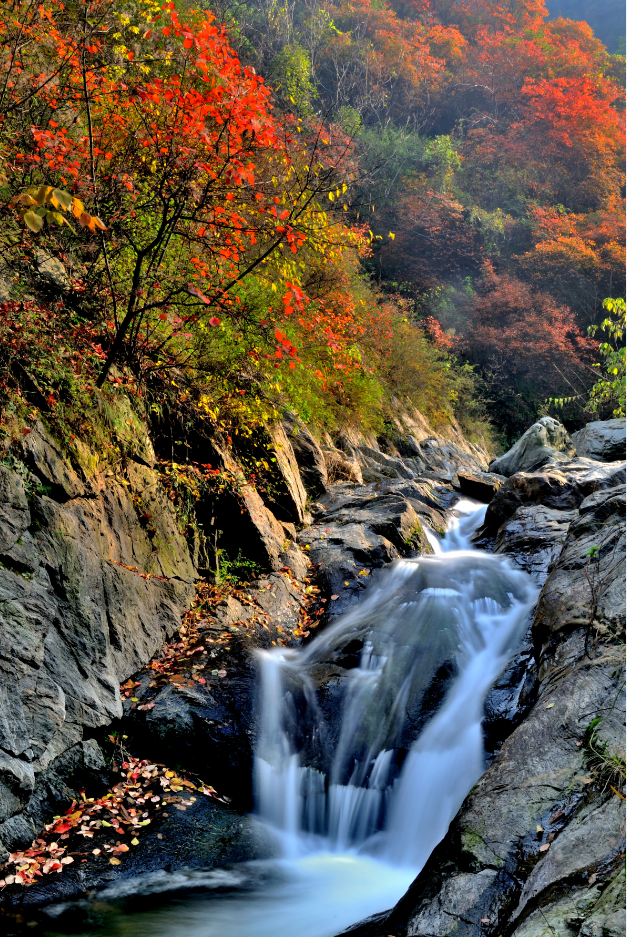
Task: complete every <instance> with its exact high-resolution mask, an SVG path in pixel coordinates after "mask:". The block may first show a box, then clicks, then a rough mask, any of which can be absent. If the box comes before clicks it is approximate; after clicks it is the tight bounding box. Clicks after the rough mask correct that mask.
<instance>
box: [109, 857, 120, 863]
mask: <svg viewBox="0 0 627 937" xmlns="http://www.w3.org/2000/svg"><path fill="white" fill-rule="evenodd" d="M109 862H110V863H111V865H120V860H119V859H116V858H115V857H112V858H111V859H109Z"/></svg>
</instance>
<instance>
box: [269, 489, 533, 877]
mask: <svg viewBox="0 0 627 937" xmlns="http://www.w3.org/2000/svg"><path fill="white" fill-rule="evenodd" d="M484 512H485V506H481V505H478V504H476V503H475V502H470V501H461V502H458V504H457V505H456V508H455V515H456V516H455V517H454V519H453V520H452V522H451V523H450V525H449V529H448V531H447V533H446V535H445V537H444V539H443V540H442V541H440V540H438V539H437V538H435V536H433V537H432V538H431V540H432V545H433V548H434V555H433V556H421V557H419V558H417V559H407V560H398V561H396V562H395V563H393V564H391V565H390V566H389V567H388V568H387V569H384V570H382V571H381V572H380V573H379V574H378V575H377V577H375V581H374V582H373V583H372V584H371V586H370V587H369V589H368V591H367V593H366V594H365V596H364V598H363V600H362V601H361V602H360V603H359V605H358V606H356V607H355V608H354V609H353V610H351V611H349V612H348V613H347V614H345V615H343V616H342V617H341V618H339V619H338V620H337V621H336V622H334V624H333V625H331V626H330V627H329V628H327V629H326V631H324V632H322V633H321V634H320V635H319V636H317V637H316V638H315V639H314V640H313V641H312V642H311V643H310V644H309V645H308V646H307V647H305V648H302V649H299V650H294V649H284V648H277V649H276V650H272V651H269V652H263V653H261V654H260V656H259V660H260V672H261V686H260V731H259V741H258V745H257V750H256V760H255V786H256V800H257V810H258V813H259V815H260V816H261V818H262V819H263V820H265V821H266V822H267V823H268V824H269V825H270V826H271V827H272V828H273V829H274V830H275V831H276V832H277V834H278V835H279V837H280V838H281V841H282V845H283V849H284V853H285V855H286V856H299V855H300V856H302V855H306V854H310V853H315V852H316V851H324V852H336V853H345V852H347V851H351V850H353V851H354V850H359V851H360V852H361V853H366V854H370V855H373V856H376V857H378V858H380V859H384V860H385V861H387V862H389V863H393V864H397V865H402V866H411V867H412V868H414V869H418V868H421V867H422V865H424V862H425V861H426V859H427V858H428V856H429V854H430V853H431V851H432V850H433V848H434V847H435V846H436V845H437V843H438V842H439V841H440V840H441V839H442V837H443V836H444V835H445V833H446V830H447V829H448V826H449V824H450V822H451V820H452V818H453V817H454V815H455V814H456V813H457V811H458V809H459V807H460V806H461V803H462V801H463V799H464V797H465V796H466V794H467V793H468V791H469V790H470V788H471V787H472V786H473V784H474V783H475V782H476V781H477V780H478V778H479V777H480V775H481V774H482V772H483V770H484V752H483V733H482V726H481V721H482V716H483V706H484V702H485V698H486V695H487V693H488V691H489V689H490V687H491V686H492V684H493V683H494V682H495V680H496V679H497V677H498V676H499V674H500V673H501V672H502V671H503V669H504V668H505V667H506V666H507V663H508V661H509V660H510V659H511V657H512V655H513V654H514V652H515V650H516V648H517V645H518V643H519V641H520V639H521V637H522V634H523V632H524V630H525V627H526V624H527V621H528V615H529V612H530V610H531V609H532V608H533V605H534V603H535V601H536V598H537V590H536V589H535V588H534V586H533V584H532V582H531V580H530V578H529V577H528V576H527V574H526V573H523V572H521V571H519V570H516V569H514V568H513V567H512V566H511V564H510V563H509V561H508V560H507V559H505V558H503V557H500V556H493V555H488V554H484V553H481V552H480V551H477V550H473V549H471V547H470V543H469V538H470V537H471V535H472V533H473V532H474V531H475V530H476V529H477V527H478V526H479V525H480V524H481V522H482V520H483V514H484Z"/></svg>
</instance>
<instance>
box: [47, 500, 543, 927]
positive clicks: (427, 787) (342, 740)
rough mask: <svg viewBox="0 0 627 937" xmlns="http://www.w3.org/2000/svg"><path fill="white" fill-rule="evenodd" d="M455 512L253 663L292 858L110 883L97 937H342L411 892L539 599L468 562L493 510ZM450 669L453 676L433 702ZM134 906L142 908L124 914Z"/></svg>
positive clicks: (265, 802)
mask: <svg viewBox="0 0 627 937" xmlns="http://www.w3.org/2000/svg"><path fill="white" fill-rule="evenodd" d="M456 510H457V512H458V513H459V515H460V516H459V517H458V519H457V520H454V521H453V522H452V524H451V525H450V527H449V531H448V533H447V535H446V537H445V538H444V540H442V541H440V540H438V539H437V538H436V537H435V535H433V537H432V538H430V539H431V540H432V545H433V548H434V550H435V552H436V555H435V556H434V557H421V558H420V559H417V560H404V561H399V562H397V563H395V564H393V565H392V567H390V568H389V569H388V570H384V571H383V572H382V573H381V574H380V575H379V577H378V579H377V580H376V581H375V582H374V583H373V584H372V585H371V586H370V589H369V591H368V593H367V594H366V596H365V598H364V600H363V601H362V602H361V603H360V604H359V606H358V607H356V608H355V609H354V610H353V611H351V612H350V613H349V614H347V615H345V616H343V617H342V618H341V619H339V620H338V621H337V622H336V623H335V624H334V625H333V626H332V627H330V628H328V629H327V630H326V631H325V632H323V633H322V634H320V636H319V637H318V638H316V639H315V640H314V641H312V642H311V644H309V646H308V647H306V648H305V649H303V650H300V651H285V650H279V649H278V650H276V651H272V652H271V653H268V654H264V655H262V657H261V683H262V686H261V699H260V727H261V738H260V741H259V745H258V752H257V761H256V787H257V802H258V812H259V813H260V815H261V816H262V818H263V819H264V821H265V822H266V823H267V824H268V825H269V826H270V827H271V828H272V829H273V830H274V831H275V832H276V833H277V835H278V837H279V839H280V842H281V844H282V848H283V852H284V857H283V858H282V859H280V860H275V861H270V862H251V863H244V864H243V865H240V866H237V867H235V868H234V869H231V870H219V869H218V870H212V871H209V872H186V871H184V870H182V871H178V872H174V873H167V872H165V871H163V872H159V873H154V874H152V875H147V876H142V877H140V878H138V879H134V880H131V881H129V882H126V883H125V882H122V883H118V884H116V885H114V886H112V887H111V889H109V890H107V891H105V892H103V893H101V894H100V895H99V901H100V905H99V907H100V908H104V909H105V910H104V911H103V912H102V913H103V914H104V915H105V918H106V923H105V921H101V922H100V924H101V925H103V926H102V927H101V926H99V927H98V932H99V933H100V934H101V935H102V937H105V935H108V937H143V935H145V934H151V935H152V937H250V935H252V934H254V935H255V937H295V935H298V937H335V935H337V934H339V933H340V932H341V931H343V930H344V929H345V928H347V927H349V926H350V925H351V924H353V923H355V922H357V921H359V920H361V919H362V918H364V917H367V916H369V915H371V914H374V913H376V912H377V911H383V910H385V909H386V908H389V907H392V906H393V905H394V904H395V903H396V902H397V901H398V899H399V898H400V897H401V896H402V895H403V893H404V892H405V891H406V890H407V888H408V887H409V885H410V884H411V882H412V880H413V879H414V878H415V876H416V874H417V872H418V871H419V870H420V868H421V867H422V866H423V865H424V863H425V861H426V860H427V858H428V856H429V854H430V853H431V851H432V850H433V848H434V847H435V846H436V845H437V843H438V842H439V841H440V839H441V838H442V837H443V836H444V835H445V833H446V830H447V828H448V825H449V823H450V821H451V819H452V818H453V816H454V815H455V813H456V812H457V810H458V809H459V806H460V805H461V803H462V801H463V799H464V797H465V796H466V794H467V793H468V791H469V790H470V788H471V787H472V785H473V784H474V783H475V781H476V780H477V779H478V778H479V776H480V775H481V773H482V771H483V769H484V756H483V738H482V729H481V718H482V712H483V705H484V701H485V697H486V694H487V692H488V691H489V689H490V686H491V685H492V684H493V683H494V681H495V680H496V678H497V677H498V676H499V674H500V673H501V672H502V670H503V669H504V668H505V666H506V665H507V663H508V661H509V659H510V658H511V656H512V655H513V654H514V652H515V650H516V646H517V644H518V642H519V639H520V637H521V634H522V632H523V630H524V628H525V624H526V619H527V615H528V612H529V611H530V609H531V608H532V606H533V604H534V602H535V599H536V590H535V589H534V587H533V585H532V584H531V581H530V579H529V577H528V576H527V575H526V574H524V573H522V572H520V571H517V570H514V569H513V568H512V567H511V566H510V565H509V563H508V562H507V561H506V560H504V559H503V558H501V557H496V556H488V555H485V554H482V553H480V552H478V551H475V550H471V549H470V545H469V538H470V536H471V535H472V533H473V531H474V530H475V529H476V528H477V526H478V525H479V524H480V523H481V521H482V519H483V513H484V510H485V508H483V507H482V506H480V505H477V504H476V503H475V502H468V501H462V502H458V504H457V505H456ZM351 643H352V646H353V659H352V663H353V666H352V669H350V668H349V664H350V663H351V659H350V658H349V659H348V660H347V656H346V652H345V649H347V647H349V648H350V647H351ZM443 662H445V663H446V668H445V669H447V671H448V672H450V671H451V669H452V670H453V671H454V673H453V675H452V677H451V678H450V679H449V681H448V683H447V685H446V686H445V692H444V694H442V693H441V692H440V693H439V694H438V693H436V694H435V696H433V695H432V696H431V699H430V700H428V701H426V703H425V700H424V696H425V693H426V694H429V692H430V687H431V684H432V678H433V675H434V673H435V672H436V671H441V668H442V663H443ZM333 668H335V670H336V672H337V678H336V679H335V681H334V680H333V679H331V680H329V676H330V673H331V672H332V670H333ZM321 684H326V685H327V686H328V687H329V689H328V691H327V695H329V694H331V695H332V694H333V693H336V694H337V693H339V702H338V704H337V705H336V706H335V707H329V706H328V705H326V703H325V694H324V693H322V694H320V691H319V687H320V685H321ZM442 696H443V698H441V697H442ZM438 700H440V701H439V705H438ZM423 704H425V705H423ZM434 704H435V713H433V714H431V708H432V707H433V705H434ZM425 708H426V710H427V711H426V712H425ZM338 711H339V713H340V714H341V724H340V726H339V728H338V726H337V725H336V722H337V716H338ZM329 712H331V713H334V714H335V715H334V718H331V717H330V716H329ZM196 889H197V890H198V891H199V894H198V897H197V898H193V897H186V898H185V899H180V898H177V897H174V898H173V899H172V900H170V901H166V900H165V899H164V898H163V897H162V898H161V899H159V901H158V902H155V903H153V900H154V899H153V897H152V896H156V895H157V894H159V895H161V896H164V895H165V894H167V893H168V892H172V893H174V894H175V895H176V893H177V892H179V893H180V892H181V891H182V890H183V891H187V892H188V894H189V893H190V892H192V891H193V890H196ZM211 890H214V894H213V895H211V894H208V893H210V892H211ZM200 893H202V894H200ZM132 896H139V901H140V902H141V901H143V902H144V905H143V910H137V911H133V912H131V913H129V908H128V906H122V907H119V906H118V905H116V903H115V902H116V900H119V899H124V898H126V899H128V900H130V899H131V898H132ZM141 896H143V898H142V897H141ZM107 901H111V902H113V903H112V904H110V905H106V904H105V902H107ZM146 902H150V906H149V907H148V908H146ZM51 910H52V909H51ZM59 910H60V908H59ZM92 913H97V911H96V912H92ZM46 933H47V934H48V937H54V935H55V934H60V933H64V931H61V932H59V931H56V930H55V927H54V923H53V922H51V925H50V928H49V929H47V930H46ZM72 933H73V934H74V937H81V934H80V933H79V932H78V930H72ZM83 933H84V935H85V937H88V935H90V934H92V933H93V930H92V928H91V927H89V928H88V929H87V930H86V931H85V932H83Z"/></svg>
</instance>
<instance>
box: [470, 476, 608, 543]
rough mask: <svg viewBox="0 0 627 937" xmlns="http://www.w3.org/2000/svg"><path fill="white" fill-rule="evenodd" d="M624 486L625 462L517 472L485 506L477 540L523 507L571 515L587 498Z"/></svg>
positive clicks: (493, 532)
mask: <svg viewBox="0 0 627 937" xmlns="http://www.w3.org/2000/svg"><path fill="white" fill-rule="evenodd" d="M624 483H625V463H624V462H610V463H607V464H606V465H603V464H600V463H599V462H593V461H592V460H591V459H574V460H572V461H569V462H563V463H561V464H560V465H550V466H547V467H546V468H545V469H544V470H541V471H538V472H519V473H517V474H516V475H512V476H511V477H510V478H509V479H508V480H507V481H506V482H504V483H503V485H501V487H500V488H499V489H498V491H497V493H496V495H495V496H494V498H493V499H492V501H491V502H490V504H489V505H488V510H487V511H486V515H485V521H484V524H483V527H482V528H481V531H480V532H478V537H481V536H485V535H486V534H487V535H490V534H495V533H496V531H497V530H498V529H499V527H500V526H501V524H503V523H504V522H505V521H506V520H507V519H508V518H510V517H511V516H512V514H514V512H515V511H516V510H517V508H519V507H522V506H523V505H531V504H543V505H545V507H549V508H554V509H556V510H559V511H571V510H574V509H575V508H577V507H579V505H580V504H581V502H582V501H583V499H584V498H586V497H587V496H588V495H589V494H592V493H593V492H595V491H602V490H603V489H606V488H612V487H614V486H616V485H620V484H624Z"/></svg>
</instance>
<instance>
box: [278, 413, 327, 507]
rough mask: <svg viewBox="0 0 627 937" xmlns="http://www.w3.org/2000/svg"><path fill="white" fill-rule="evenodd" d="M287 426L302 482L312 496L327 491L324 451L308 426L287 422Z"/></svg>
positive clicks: (315, 496) (314, 496)
mask: <svg viewBox="0 0 627 937" xmlns="http://www.w3.org/2000/svg"><path fill="white" fill-rule="evenodd" d="M286 428H287V432H288V437H289V441H290V443H291V444H292V448H293V450H294V455H295V457H296V461H297V463H298V468H299V470H300V477H301V479H302V483H303V485H304V486H305V489H306V490H307V492H308V493H309V494H310V495H311V497H312V498H317V497H318V496H319V495H321V494H322V493H323V492H324V491H326V487H327V482H328V474H327V466H326V462H325V459H324V453H323V452H322V449H321V448H320V446H319V444H318V442H317V441H316V439H315V437H314V436H313V435H312V433H311V432H310V430H309V429H308V428H307V427H306V426H304V425H300V424H297V423H295V422H292V423H289V422H287V423H286Z"/></svg>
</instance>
